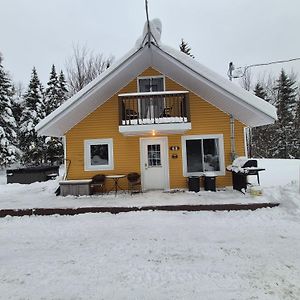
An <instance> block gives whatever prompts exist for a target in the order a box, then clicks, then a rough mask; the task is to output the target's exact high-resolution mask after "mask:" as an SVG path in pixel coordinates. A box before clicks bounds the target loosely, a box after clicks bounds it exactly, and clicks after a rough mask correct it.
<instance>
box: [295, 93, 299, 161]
mask: <svg viewBox="0 0 300 300" xmlns="http://www.w3.org/2000/svg"><path fill="white" fill-rule="evenodd" d="M294 131H295V136H296V155H295V158H298V159H299V158H300V98H299V94H298V99H297V106H296V114H295V121H294Z"/></svg>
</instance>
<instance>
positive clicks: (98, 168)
mask: <svg viewBox="0 0 300 300" xmlns="http://www.w3.org/2000/svg"><path fill="white" fill-rule="evenodd" d="M103 144H107V145H108V165H106V166H103V165H102V166H100V165H91V151H90V146H91V145H103ZM113 150H114V149H113V139H96V140H85V141H84V170H85V171H104V170H113V169H114V151H113Z"/></svg>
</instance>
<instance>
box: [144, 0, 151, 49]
mask: <svg viewBox="0 0 300 300" xmlns="http://www.w3.org/2000/svg"><path fill="white" fill-rule="evenodd" d="M145 8H146V18H147V29H148V48H150V42H151V30H150V22H149V14H148V0H145Z"/></svg>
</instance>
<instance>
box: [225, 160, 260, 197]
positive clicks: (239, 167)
mask: <svg viewBox="0 0 300 300" xmlns="http://www.w3.org/2000/svg"><path fill="white" fill-rule="evenodd" d="M226 169H227V171H230V172H231V173H232V186H233V189H234V190H238V191H240V192H242V193H243V194H245V192H246V190H247V186H248V185H249V183H248V180H247V177H248V175H256V178H257V183H258V185H260V180H259V172H261V171H265V169H263V168H258V166H257V160H256V159H248V158H246V157H238V158H237V159H235V160H234V161H233V163H232V165H230V166H227V168H226Z"/></svg>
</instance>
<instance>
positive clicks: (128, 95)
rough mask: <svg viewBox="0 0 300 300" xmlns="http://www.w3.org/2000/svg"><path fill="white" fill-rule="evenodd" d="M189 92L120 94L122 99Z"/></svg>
mask: <svg viewBox="0 0 300 300" xmlns="http://www.w3.org/2000/svg"><path fill="white" fill-rule="evenodd" d="M188 93H189V91H164V92H143V93H124V94H119V95H118V96H120V97H138V96H156V95H157V96H160V95H177V94H188Z"/></svg>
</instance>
